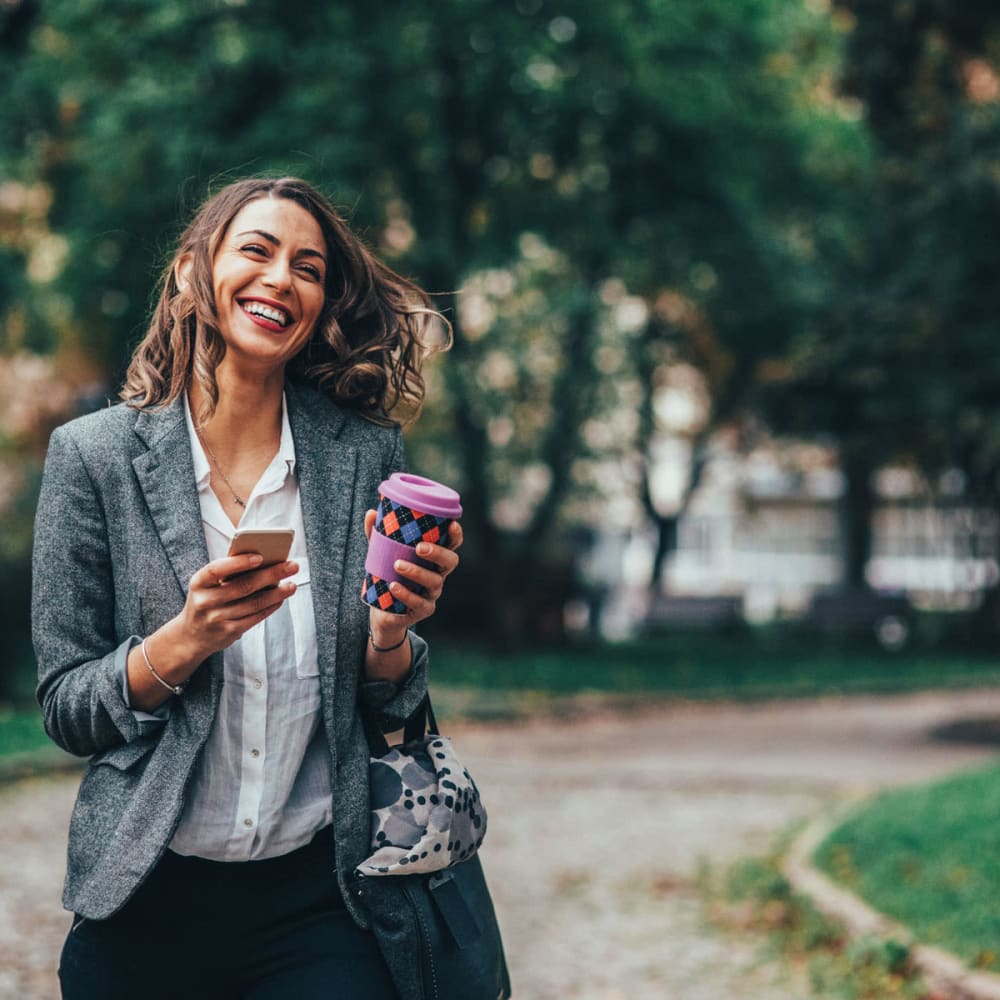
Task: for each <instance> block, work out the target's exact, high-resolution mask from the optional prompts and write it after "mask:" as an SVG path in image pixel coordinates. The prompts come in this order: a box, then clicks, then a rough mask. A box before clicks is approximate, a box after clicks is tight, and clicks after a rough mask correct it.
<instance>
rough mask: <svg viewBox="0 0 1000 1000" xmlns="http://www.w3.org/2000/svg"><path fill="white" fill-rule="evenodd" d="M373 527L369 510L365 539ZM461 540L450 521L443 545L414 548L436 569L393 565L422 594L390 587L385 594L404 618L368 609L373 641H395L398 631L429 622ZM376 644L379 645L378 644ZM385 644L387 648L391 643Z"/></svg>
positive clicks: (459, 529)
mask: <svg viewBox="0 0 1000 1000" xmlns="http://www.w3.org/2000/svg"><path fill="white" fill-rule="evenodd" d="M374 527H375V511H374V510H369V511H368V512H367V513H366V514H365V537H366V538H371V534H372V530H373V529H374ZM462 538H463V536H462V526H461V524H459V522H458V521H452V522H451V528H450V529H449V531H448V544H447V545H432V544H431V543H430V542H421V543H420V544H419V545H418V546H417V555H418V556H420V558H421V559H425V560H427V562H430V563H433V564H434V565H435V566H436V567H437V568H436V569H425V568H424V567H423V566H418V565H417V564H416V563H412V562H408V561H406V560H402V559H400V560H397V561H396V564H395V568H396V572H397V573H398V574H399V575H400V576H401V577H404V578H405V579H407V580H409V581H412V582H413V583H415V584H417V585H418V586H420V587H422V588H423V589H424V593H423V594H418V593H416V592H415V591H413V590H410V588H409V587H407V586H405V585H404V584H402V583H395V582H394V583H391V584H390V585H389V592H390V593H391V594H392V596H393V597H395V598H396V600H397V601H399V602H400V603H402V604H405V605H406V609H407V610H406V614H405V615H395V614H392V613H390V612H388V611H382V610H381V609H380V608H372V609H371V618H370V623H371V630H372V634H373V635H374V636H376V641H377V640H378V637H379V636H381V635H384V636H389V637H398V636H399V635H400V633H401V630H405V629H407V628H409V627H410V626H411V625H416V624H417V622H421V621H423V620H424V619H425V618H430V616H431V615H432V614H434V611H435V609H436V608H437V602H438V599H439V598H440V597H441V592H442V591H443V590H444V581H445V579H446V578H447V577H448V576H449V575H450V574H451V573H453V572H454V571H455V568H456V567H457V566H458V553H457V552H456V551H455V550H456V549H457V548H459V547H460V546H461V544H462ZM378 644H379V645H383V643H382V642H379V643H378ZM387 644H391V642H389V643H387Z"/></svg>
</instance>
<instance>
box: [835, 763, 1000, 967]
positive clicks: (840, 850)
mask: <svg viewBox="0 0 1000 1000" xmlns="http://www.w3.org/2000/svg"><path fill="white" fill-rule="evenodd" d="M816 860H817V862H818V863H819V864H820V865H821V867H823V868H824V869H825V870H826V871H827V872H829V873H830V874H831V875H832V876H833V877H834V878H836V879H838V880H839V881H840V882H842V883H843V884H845V885H846V886H847V887H848V888H850V889H852V890H853V891H855V892H857V893H858V894H859V895H861V896H863V897H864V898H865V899H867V900H868V901H869V902H870V903H871V904H872V905H873V906H875V907H876V908H877V909H879V910H881V911H882V912H884V913H886V914H888V915H889V916H891V917H893V918H894V919H896V920H897V921H899V922H900V923H902V924H904V925H906V926H907V927H909V928H910V930H911V931H912V932H913V933H914V934H915V935H916V936H917V938H918V939H919V940H921V941H922V942H924V943H927V944H934V945H939V946H941V947H944V948H946V949H948V950H949V951H953V952H955V953H956V954H958V955H960V956H961V957H962V958H963V959H965V961H966V962H968V963H970V964H972V965H974V966H977V967H980V968H984V969H992V970H997V969H1000V955H998V952H1000V906H998V903H997V900H998V899H1000V763H995V764H993V765H991V766H989V767H987V768H985V769H981V770H977V771H974V772H971V773H968V774H963V775H960V776H958V777H955V778H949V779H947V780H944V781H940V782H936V783H935V784H932V785H926V786H922V787H919V788H908V789H903V790H900V791H895V792H891V793H887V794H885V795H882V796H880V797H879V798H877V799H875V800H874V801H873V802H872V803H871V804H869V805H868V806H867V807H866V808H865V809H863V810H862V811H861V812H860V813H858V814H857V815H856V816H854V817H853V818H851V819H850V820H848V821H847V822H846V823H844V824H843V825H842V826H841V827H840V828H839V829H837V830H836V831H835V832H834V833H833V834H831V835H830V837H829V838H828V839H827V840H826V841H825V842H824V843H823V844H822V845H821V846H820V849H819V851H818V852H817V856H816Z"/></svg>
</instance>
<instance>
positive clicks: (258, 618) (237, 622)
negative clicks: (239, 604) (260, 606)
mask: <svg viewBox="0 0 1000 1000" xmlns="http://www.w3.org/2000/svg"><path fill="white" fill-rule="evenodd" d="M281 604H282V602H281V601H279V602H278V603H277V604H272V605H270V607H266V608H264V610H263V611H258V612H256V613H255V614H252V615H244V616H243V617H242V618H236V619H234V620H233V625H234V626H235V629H234V630H235V633H236V639H239V638H240V637H241V636H242V635H244V634H245V633H247V632H249V631H250V629H252V628H253V627H254V625H259V624H260V623H261V622H262V621H264V619H265V618H270V617H271V615H273V614H274V613H275V611H277V610H278V608H280V607H281ZM233 641H234V642H235V639H234V640H233Z"/></svg>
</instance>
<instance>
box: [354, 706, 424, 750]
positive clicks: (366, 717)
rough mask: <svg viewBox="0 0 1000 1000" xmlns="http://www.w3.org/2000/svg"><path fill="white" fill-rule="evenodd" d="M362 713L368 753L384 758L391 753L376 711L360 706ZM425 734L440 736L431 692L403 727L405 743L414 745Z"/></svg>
mask: <svg viewBox="0 0 1000 1000" xmlns="http://www.w3.org/2000/svg"><path fill="white" fill-rule="evenodd" d="M358 710H359V712H360V713H361V722H362V723H363V725H364V727H365V739H366V740H367V741H368V751H369V753H370V754H371V755H372V757H384V756H385V755H386V754H387V753H388V752H389V743H388V741H387V740H386V738H385V734H384V733H383V732H382V730H381V729H379V727H378V723H377V722H376V721H375V710H374V709H372V708H371V707H369V706H368V705H364V704H361V705H359V706H358ZM425 733H430V734H433V735H435V736H439V735H440V734H441V731H440V730H439V729H438V724H437V719H436V718H435V717H434V709H433V707H432V706H431V696H430V692H428V693H427V694H426V695H424V699H423V701H421V702H420V704H419V705H418V706H417V708H416V711H415V712H414V713H413V714H412V715H411V716H410V717H409V718H408V719H407V720H406V725H405V726H404V727H403V742H404V743H412V742H414V741H415V740H419V739H422V738H423V736H424V734H425Z"/></svg>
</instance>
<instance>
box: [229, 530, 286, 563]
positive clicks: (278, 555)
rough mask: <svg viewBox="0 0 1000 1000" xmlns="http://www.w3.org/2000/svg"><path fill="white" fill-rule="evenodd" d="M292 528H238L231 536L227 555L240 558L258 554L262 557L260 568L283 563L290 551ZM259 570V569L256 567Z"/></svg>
mask: <svg viewBox="0 0 1000 1000" xmlns="http://www.w3.org/2000/svg"><path fill="white" fill-rule="evenodd" d="M293 538H295V530H294V529H293V528H240V529H238V530H237V532H236V534H235V535H234V536H233V541H232V544H231V545H230V546H229V555H231V556H242V555H246V554H247V553H250V552H259V553H260V554H261V555H262V556H263V557H264V562H263V563H262V564H261V566H273V565H274V564H275V563H281V562H284V561H285V560H286V559H287V558H288V553H289V552H291V551H292V539H293ZM258 568H260V567H258Z"/></svg>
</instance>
